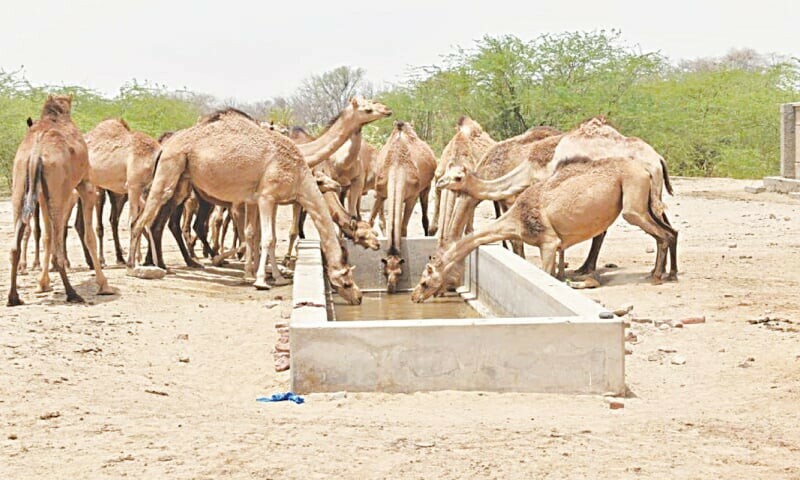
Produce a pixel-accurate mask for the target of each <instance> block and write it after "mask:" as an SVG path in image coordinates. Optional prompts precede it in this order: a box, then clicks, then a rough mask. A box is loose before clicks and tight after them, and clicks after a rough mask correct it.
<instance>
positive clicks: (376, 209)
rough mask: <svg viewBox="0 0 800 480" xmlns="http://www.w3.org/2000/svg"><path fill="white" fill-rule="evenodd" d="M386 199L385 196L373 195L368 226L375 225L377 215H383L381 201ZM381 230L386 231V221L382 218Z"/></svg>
mask: <svg viewBox="0 0 800 480" xmlns="http://www.w3.org/2000/svg"><path fill="white" fill-rule="evenodd" d="M385 201H386V197H381V196H378V195H377V194H376V195H375V201H374V202H372V211H371V212H370V214H369V226H370V227H375V219H376V218H378V215H380V216H383V202H385ZM380 229H381V232H382V233H385V232H386V221H385V220H384V222H383V225H381V226H380Z"/></svg>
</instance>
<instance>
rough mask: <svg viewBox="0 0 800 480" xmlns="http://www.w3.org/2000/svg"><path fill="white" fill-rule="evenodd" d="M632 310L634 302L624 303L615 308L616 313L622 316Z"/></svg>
mask: <svg viewBox="0 0 800 480" xmlns="http://www.w3.org/2000/svg"><path fill="white" fill-rule="evenodd" d="M631 310H633V304H632V303H623V304H622V305H620V306H619V308H617V309H616V310H614V315H616V316H618V317H622V316H624V315H627V314H629V313H631Z"/></svg>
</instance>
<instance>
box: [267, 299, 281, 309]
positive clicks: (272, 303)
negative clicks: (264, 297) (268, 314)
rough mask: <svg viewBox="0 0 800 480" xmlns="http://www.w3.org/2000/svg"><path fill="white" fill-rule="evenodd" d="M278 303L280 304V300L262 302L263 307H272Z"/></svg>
mask: <svg viewBox="0 0 800 480" xmlns="http://www.w3.org/2000/svg"><path fill="white" fill-rule="evenodd" d="M280 304H281V302H279V301H277V300H270V301H268V302H266V303H264V308H267V309H272V308H275V307H277V306H278V305H280Z"/></svg>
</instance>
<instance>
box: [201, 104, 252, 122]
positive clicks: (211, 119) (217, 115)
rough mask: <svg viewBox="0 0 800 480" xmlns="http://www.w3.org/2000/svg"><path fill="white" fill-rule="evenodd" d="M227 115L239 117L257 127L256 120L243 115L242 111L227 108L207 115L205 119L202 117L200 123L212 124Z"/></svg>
mask: <svg viewBox="0 0 800 480" xmlns="http://www.w3.org/2000/svg"><path fill="white" fill-rule="evenodd" d="M227 114H234V115H240V116H242V117H244V118H246V119H248V120H250V121H251V122H253V123H255V124H256V125H258V122H256V120H255V119H254V118H253V117H251V116H250V115H248V114H246V113H244V112H243V111H241V110H239V109H238V108H233V107H228V108H223V109H221V110H217V111H216V112H214V113H212V114H210V115H208V116H206V117H203V119H202V120H201V121H200V123H204V124H206V123H213V122H216V121H218V120H219V119H220V118H222V116H223V115H227Z"/></svg>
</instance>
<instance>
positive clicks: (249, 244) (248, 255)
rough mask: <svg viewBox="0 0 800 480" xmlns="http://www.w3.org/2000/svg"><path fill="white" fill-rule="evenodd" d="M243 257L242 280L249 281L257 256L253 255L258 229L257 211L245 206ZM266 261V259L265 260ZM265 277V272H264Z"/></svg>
mask: <svg viewBox="0 0 800 480" xmlns="http://www.w3.org/2000/svg"><path fill="white" fill-rule="evenodd" d="M244 211H245V228H244V236H245V244H246V248H245V255H244V279H245V281H251V280H252V279H253V278H254V274H255V273H256V272H254V268H253V267H254V265H255V262H256V259H257V258H258V256H257V255H256V253H255V247H256V231H255V229H256V228H258V210H257V209H256V207H255V205H246V206H245V209H244ZM265 261H266V259H265ZM265 275H266V272H265Z"/></svg>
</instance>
